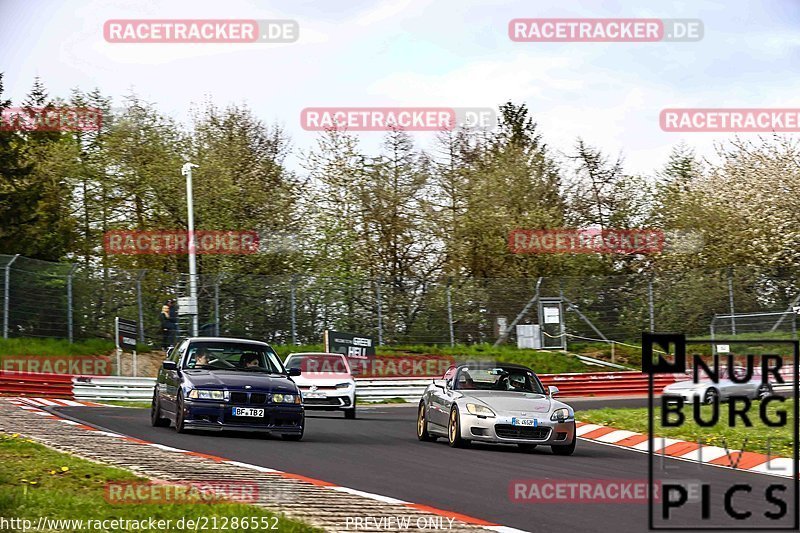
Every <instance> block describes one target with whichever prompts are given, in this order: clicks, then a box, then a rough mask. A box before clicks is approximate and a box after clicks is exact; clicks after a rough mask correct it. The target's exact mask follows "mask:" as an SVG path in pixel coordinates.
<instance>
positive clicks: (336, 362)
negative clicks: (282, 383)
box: [284, 353, 356, 419]
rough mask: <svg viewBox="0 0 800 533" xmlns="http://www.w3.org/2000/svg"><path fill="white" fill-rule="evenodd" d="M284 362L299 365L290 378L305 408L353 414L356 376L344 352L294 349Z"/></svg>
mask: <svg viewBox="0 0 800 533" xmlns="http://www.w3.org/2000/svg"><path fill="white" fill-rule="evenodd" d="M284 366H285V367H286V368H287V369H289V368H299V369H300V371H301V374H300V375H299V376H296V377H293V378H292V380H293V381H294V382H295V384H297V387H298V388H299V389H300V394H301V395H302V397H303V405H304V407H305V408H306V410H307V411H310V410H320V411H344V417H345V418H350V419H352V418H355V417H356V380H355V379H353V375H352V372H351V369H350V364H349V363H348V362H347V357H345V356H344V355H343V354H340V353H293V354H289V356H288V357H287V358H286V361H285V362H284Z"/></svg>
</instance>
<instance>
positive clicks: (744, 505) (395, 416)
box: [55, 399, 796, 532]
mask: <svg viewBox="0 0 800 533" xmlns="http://www.w3.org/2000/svg"><path fill="white" fill-rule="evenodd" d="M567 401H568V402H569V403H571V404H572V405H573V406H574V407H575V409H576V410H577V411H580V410H581V409H586V408H596V407H600V406H615V407H623V406H637V405H643V403H644V400H641V399H633V400H632V399H627V400H572V401H570V400H567ZM55 411H57V412H58V413H59V414H60V415H61V416H65V417H68V418H72V419H73V420H77V421H82V422H84V423H88V424H90V425H93V426H96V427H100V428H102V429H106V430H108V431H113V432H116V433H121V434H125V435H129V436H132V437H137V438H140V439H144V440H148V441H152V442H156V443H160V444H164V445H168V446H174V447H178V448H182V449H185V450H192V451H197V452H202V453H208V454H214V455H219V456H222V457H225V458H227V459H232V460H236V461H241V462H246V463H251V464H256V465H260V466H265V467H270V468H275V469H279V470H282V471H286V472H292V473H295V474H301V475H304V476H308V477H313V478H316V479H321V480H325V481H328V482H331V483H335V484H338V485H342V486H346V487H350V488H354V489H358V490H362V491H367V492H371V493H375V494H380V495H383V496H390V497H394V498H399V499H402V500H406V501H411V502H415V503H420V504H424V505H430V506H433V507H437V508H440V509H445V510H449V511H453V512H458V513H462V514H466V515H470V516H473V517H477V518H481V519H485V520H489V521H492V522H495V523H499V524H503V525H505V526H510V527H514V528H518V529H522V530H526V531H532V532H540V531H578V532H582V531H615V532H635V531H646V530H647V523H648V522H647V516H648V515H647V504H646V503H626V504H623V503H602V504H601V503H576V502H573V503H538V504H533V503H518V502H514V501H512V499H511V498H510V493H509V487H510V484H511V482H512V481H516V480H525V479H528V480H534V479H535V480H545V479H549V480H583V479H623V480H645V481H646V480H647V454H644V453H638V452H635V451H630V450H626V449H621V448H617V447H614V446H609V445H603V444H598V443H594V442H588V441H585V440H580V441H579V442H578V447H577V450H576V452H575V455H573V456H571V457H559V456H555V455H552V454H551V453H550V449H549V448H548V447H541V448H537V449H536V450H534V451H533V452H531V453H524V452H522V451H520V450H519V449H518V448H517V447H515V446H492V445H472V446H471V447H470V448H467V449H451V448H450V447H449V446H448V445H447V444H446V443H445V442H444V440H443V439H440V440H439V441H437V442H436V443H424V442H419V441H418V440H417V438H416V434H415V422H416V406H415V405H409V406H396V405H391V406H375V407H369V408H360V410H359V418H358V419H357V420H345V419H344V418H343V417H342V415H341V414H339V413H330V414H328V413H319V414H316V413H311V414H308V415H307V421H306V424H307V425H306V432H305V437H304V438H303V440H302V441H301V442H286V441H282V440H280V439H279V438H274V439H273V438H263V437H258V436H250V435H240V434H236V433H226V434H221V435H220V434H189V435H179V434H177V433H175V430H174V429H173V428H171V427H170V428H153V427H151V426H150V421H149V411H148V410H146V409H129V408H113V407H109V408H105V407H102V408H98V407H66V408H56V409H55ZM578 418H580V415H578ZM659 461H660V460H657V461H655V462H656V463H658V462H659ZM664 462H665V463H666V466H667V468H668V469H669V470H668V474H669V477H670V478H671V479H686V480H698V481H702V482H703V483H708V484H710V485H711V494H712V496H711V497H712V500H711V506H710V507H711V511H712V517H711V521H709V522H708V523H709V524H714V525H721V526H723V527H725V526H727V527H735V526H737V525H738V526H740V527H741V524H740V523H737V522H731V521H729V520H725V519H723V517H722V516H720V515H722V513H723V511H722V509H723V493H724V491H725V490H726V489H727V488H728V487H730V486H731V485H733V484H736V483H746V484H749V485H750V486H751V487H752V493H750V494H743V493H738V494H737V495H736V496H735V502H736V506H737V507H738V508H741V509H742V510H744V509H748V508H749V509H751V510H752V511H753V515H754V516H757V517H762V514H763V512H764V511H769V510H772V511H774V510H775V507H774V506H772V505H771V504H769V503H767V502H765V501H764V491H765V490H766V487H767V486H768V485H769V484H770V483H784V484H786V485H788V491H787V493H785V494H784V495H783V499H784V500H785V501H786V502H787V504H788V509H789V512H788V514H787V517H786V521H784V522H780V524H781V525H783V526H784V527H785V526H787V525H790V524H791V522H790V521H791V519H793V517H794V514H793V513H794V512H795V509H794V506H793V502H794V501H795V497H796V495H794V494H793V487H792V486H791V483H790V480H788V479H784V478H777V477H772V476H765V475H759V474H754V473H747V472H742V471H733V470H730V469H723V468H718V467H713V466H701V465H697V464H694V463H688V462H685V461H678V460H673V459H666V460H665V461H664ZM656 468H659V467H658V466H656ZM687 507H688V509H689V510H691V511H692V512H693V515H692V517H693V519H694V520H697V521H699V513H700V511H699V509H700V505H699V504H697V503H695V504H689V505H688V506H687ZM655 512H656V514H657V517H658V515H659V514H660V505H658V504H656V511H655ZM687 512H688V511H687ZM754 519H755V518H754ZM697 521H694V522H691V524H693V525H694V524H696V523H697ZM762 523H764V522H763V520H762ZM673 525H680V523H674V524H673ZM774 525H777V524H773V527H774Z"/></svg>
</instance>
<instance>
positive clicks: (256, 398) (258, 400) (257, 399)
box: [250, 392, 267, 405]
mask: <svg viewBox="0 0 800 533" xmlns="http://www.w3.org/2000/svg"><path fill="white" fill-rule="evenodd" d="M250 403H252V404H258V405H260V404H263V403H267V395H266V394H262V393H260V392H254V393H252V394H250Z"/></svg>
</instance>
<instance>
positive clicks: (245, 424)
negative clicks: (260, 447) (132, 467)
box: [150, 337, 305, 440]
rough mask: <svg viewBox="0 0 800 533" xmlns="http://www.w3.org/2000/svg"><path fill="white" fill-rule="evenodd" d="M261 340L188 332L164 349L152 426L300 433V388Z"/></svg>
mask: <svg viewBox="0 0 800 533" xmlns="http://www.w3.org/2000/svg"><path fill="white" fill-rule="evenodd" d="M299 374H300V370H299V369H290V370H288V371H287V370H286V369H285V368H284V366H283V363H282V362H281V360H280V358H279V357H278V355H277V354H276V353H275V351H274V350H273V349H272V348H271V347H270V346H269V345H268V344H266V343H263V342H258V341H251V340H244V339H229V338H224V337H192V338H188V339H185V340H183V341H182V342H181V343H180V344H179V345H178V346H177V347H175V348H173V349H172V350H171V351H169V352H168V355H167V360H166V361H164V362H163V363H162V367H161V369H160V371H159V373H158V379H157V380H156V386H155V390H154V392H153V403H152V406H151V408H150V419H151V423H152V425H153V426H160V427H167V426H169V425H170V423H174V424H175V429H176V431H178V433H183V432H184V431H187V430H193V429H195V430H212V431H213V430H218V431H219V430H234V431H257V432H264V433H271V434H275V435H280V436H281V437H282V438H284V439H287V440H300V439H302V438H303V427H304V423H305V415H304V410H303V400H302V398H301V396H300V390H299V389H298V388H297V385H295V383H294V381H292V379H291V377H292V376H297V375H299Z"/></svg>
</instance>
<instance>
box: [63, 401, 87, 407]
mask: <svg viewBox="0 0 800 533" xmlns="http://www.w3.org/2000/svg"><path fill="white" fill-rule="evenodd" d="M58 401H59V402H61V403H63V404H65V405H66V406H68V407H81V406H83V404H82V403H80V402H73V401H72V400H58Z"/></svg>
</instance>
